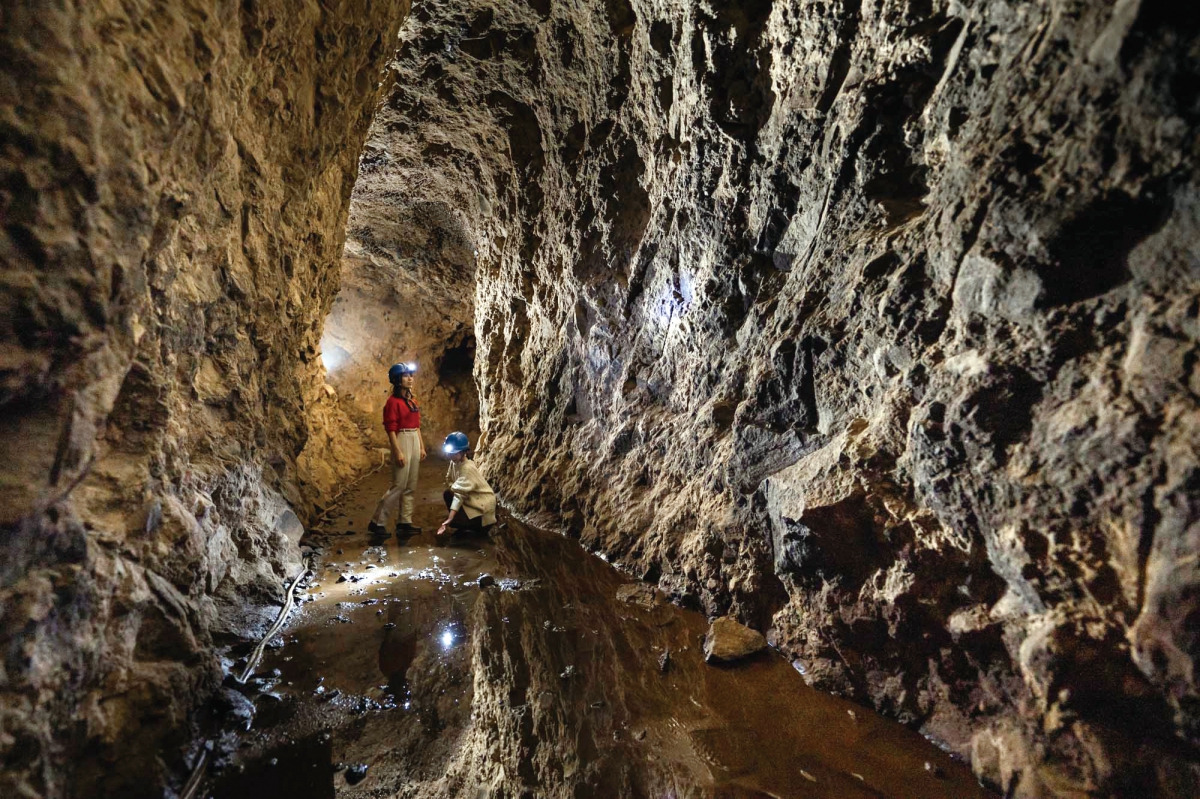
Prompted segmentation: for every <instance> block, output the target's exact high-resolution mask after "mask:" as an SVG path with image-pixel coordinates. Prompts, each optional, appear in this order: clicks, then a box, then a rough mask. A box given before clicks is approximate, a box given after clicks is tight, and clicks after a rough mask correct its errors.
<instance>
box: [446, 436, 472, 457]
mask: <svg viewBox="0 0 1200 799" xmlns="http://www.w3.org/2000/svg"><path fill="white" fill-rule="evenodd" d="M470 447H471V445H470V443H469V442H468V441H467V434H466V433H451V434H450V435H448V436H446V443H445V444H443V445H442V451H443V452H445V453H446V454H447V455H457V454H458V453H460V452H466V451H467V450H468V449H470Z"/></svg>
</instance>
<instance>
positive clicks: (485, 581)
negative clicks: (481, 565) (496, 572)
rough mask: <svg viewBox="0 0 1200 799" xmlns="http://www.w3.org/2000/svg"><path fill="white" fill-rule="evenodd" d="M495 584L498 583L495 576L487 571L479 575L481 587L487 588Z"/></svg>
mask: <svg viewBox="0 0 1200 799" xmlns="http://www.w3.org/2000/svg"><path fill="white" fill-rule="evenodd" d="M495 584H496V578H495V577H493V576H492V575H490V574H488V573H487V572H484V573H483V574H481V575H479V587H480V588H487V587H488V586H491V585H495Z"/></svg>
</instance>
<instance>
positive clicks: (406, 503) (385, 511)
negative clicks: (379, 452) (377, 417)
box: [367, 363, 425, 537]
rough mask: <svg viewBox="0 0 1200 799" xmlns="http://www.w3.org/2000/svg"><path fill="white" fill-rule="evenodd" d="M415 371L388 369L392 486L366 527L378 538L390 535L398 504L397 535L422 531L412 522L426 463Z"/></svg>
mask: <svg viewBox="0 0 1200 799" xmlns="http://www.w3.org/2000/svg"><path fill="white" fill-rule="evenodd" d="M416 371H417V365H416V364H415V363H398V364H395V365H394V366H393V367H392V368H391V369H389V370H388V380H390V381H391V383H392V396H390V397H388V400H387V403H386V404H384V406H383V429H384V430H386V431H387V436H388V443H389V444H390V445H391V448H392V487H391V488H389V489H388V491H387V493H386V494H384V495H383V498H382V499H380V500H379V504H378V505H376V506H375V515H374V516H373V517H371V523H370V524H368V525H367V532H369V533H374V534H376V535H387V525H386V522H387V518H388V517H389V516H391V515H392V510H393V509H395V508H396V507H397V505H399V510H400V516H399V518H398V519H397V520H396V535H397V536H401V537H403V536H406V535H412V534H413V533H419V532H421V528H420V527H417V526H415V525H414V524H413V523H412V514H413V505H415V504H416V494H415V492H416V490H417V476H418V474H419V473H420V467H421V461H423V460H425V442H424V441H423V440H422V439H421V409H420V407H419V406H418V405H417V400H416V397H414V396H413V391H412V386H413V379H414V378H413V374H414V373H415V372H416Z"/></svg>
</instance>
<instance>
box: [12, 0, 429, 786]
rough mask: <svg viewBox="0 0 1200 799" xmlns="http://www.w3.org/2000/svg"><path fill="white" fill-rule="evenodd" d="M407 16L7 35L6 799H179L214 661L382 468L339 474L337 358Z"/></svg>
mask: <svg viewBox="0 0 1200 799" xmlns="http://www.w3.org/2000/svg"><path fill="white" fill-rule="evenodd" d="M407 11H408V3H407V2H404V1H402V2H375V1H374V0H326V1H325V2H312V3H306V4H302V5H297V4H292V3H282V2H276V1H275V0H245V1H244V2H200V0H188V1H187V2H178V3H169V4H161V3H151V2H141V1H139V0H134V1H133V2H122V3H112V2H65V3H18V4H10V6H9V7H7V8H6V9H5V11H4V12H3V18H4V25H3V33H2V34H0V53H2V54H3V56H2V57H0V64H2V66H0V94H2V95H3V103H2V104H0V130H2V131H3V133H2V135H0V141H2V142H3V146H2V150H0V163H2V168H0V174H2V175H3V177H2V178H0V209H2V213H0V216H2V217H3V220H4V225H3V231H2V233H0V250H2V252H3V257H2V258H0V262H2V263H3V266H2V267H0V280H2V281H3V291H2V292H0V302H2V303H3V312H2V313H0V342H2V344H0V347H2V349H0V352H2V353H3V355H2V361H0V406H2V408H3V413H0V425H2V426H3V430H2V433H0V523H2V524H3V531H2V534H0V616H2V619H3V621H2V625H0V628H2V632H0V642H2V645H3V658H4V659H3V662H2V663H3V665H2V667H0V755H2V757H3V761H4V769H3V771H2V772H0V793H3V794H4V795H6V796H17V795H21V796H33V795H48V796H63V795H80V796H84V795H88V796H91V795H95V796H101V795H104V796H118V795H120V796H136V795H156V796H157V795H162V790H163V788H162V786H163V784H164V781H171V780H175V781H177V780H179V779H180V774H181V773H182V771H183V769H184V764H183V760H182V748H183V745H184V744H185V743H186V742H187V741H188V740H189V729H188V718H189V717H188V713H189V711H190V710H191V709H192V708H193V707H194V706H195V705H196V703H197V702H199V701H200V700H202V699H203V697H204V696H205V695H207V693H209V692H210V691H211V690H212V689H213V687H215V685H216V684H217V683H218V682H219V680H220V677H221V671H220V668H219V665H218V663H217V662H216V660H215V658H214V657H213V647H214V645H215V644H218V643H221V642H222V641H227V640H229V636H230V635H231V634H249V633H253V632H254V630H255V629H256V628H257V627H259V626H260V625H262V622H263V619H264V618H269V617H270V616H271V615H273V613H274V610H275V608H274V607H272V606H271V605H272V604H273V603H275V602H277V601H278V597H279V596H280V585H281V583H282V581H283V579H284V577H285V576H290V575H292V574H294V573H295V571H296V569H297V568H298V567H299V547H298V545H297V542H298V539H299V536H300V534H301V533H302V532H303V524H302V518H307V517H308V516H309V515H310V514H311V513H312V512H313V511H314V510H316V509H318V508H319V507H320V506H321V505H322V504H327V502H328V497H327V496H326V495H325V494H323V493H322V489H323V488H328V487H330V486H332V485H336V484H337V482H338V480H339V479H340V480H344V479H345V478H347V477H348V476H349V475H350V473H351V472H352V471H353V470H354V469H356V468H358V467H359V465H360V464H359V461H361V459H362V458H363V457H365V455H354V454H349V449H352V448H349V449H348V450H347V452H344V453H341V454H338V453H333V454H330V453H328V452H325V453H321V452H316V451H315V450H320V449H322V448H323V447H324V448H326V449H328V444H329V440H330V439H329V438H328V435H326V438H324V439H312V437H311V436H310V433H311V431H312V430H313V429H314V427H316V426H321V427H324V428H326V430H325V431H324V432H325V433H326V434H328V432H329V429H330V428H334V429H336V428H339V427H340V429H342V431H343V432H344V434H345V437H352V436H358V432H357V430H356V429H355V428H354V427H353V425H352V424H351V423H350V421H349V419H348V418H347V415H346V413H345V412H344V411H343V410H342V409H340V408H339V406H338V403H337V400H336V397H335V396H334V395H333V392H331V391H329V390H327V389H326V387H325V384H324V378H323V370H322V368H321V364H320V361H319V358H318V352H319V349H318V344H319V339H320V335H321V326H322V322H323V320H324V318H325V316H326V314H327V313H328V311H329V308H330V305H331V302H332V300H333V296H334V294H335V292H336V290H337V285H338V268H337V266H338V262H339V260H340V257H341V254H342V247H343V239H344V231H345V222H346V218H347V214H348V208H349V200H350V193H351V190H352V187H353V183H354V180H355V175H356V167H357V160H356V159H357V157H358V154H359V151H360V148H361V145H362V142H363V140H364V138H365V136H366V133H367V129H368V127H369V124H370V120H371V117H372V113H373V110H374V105H375V102H376V100H377V99H378V96H379V80H380V70H381V68H382V67H383V65H384V64H385V62H386V60H387V59H388V58H389V57H390V56H391V55H392V54H393V52H394V50H395V44H396V36H397V31H398V28H399V25H400V23H401V21H402V19H403V18H404V17H405V15H406V14H407ZM345 437H341V438H340V440H342V441H343V442H344V441H345V440H346V438H345ZM366 443H367V442H366V441H365V439H362V438H361V437H360V438H359V441H358V448H359V450H364V449H365V447H366ZM306 444H308V445H310V451H309V452H308V454H307V459H308V461H309V464H308V465H307V466H306V465H305V464H304V463H300V464H299V465H298V462H297V461H298V457H299V456H300V455H301V453H302V452H303V451H304V450H305V447H306ZM327 456H328V457H327ZM314 464H319V469H318V468H315V467H314ZM176 784H178V782H176Z"/></svg>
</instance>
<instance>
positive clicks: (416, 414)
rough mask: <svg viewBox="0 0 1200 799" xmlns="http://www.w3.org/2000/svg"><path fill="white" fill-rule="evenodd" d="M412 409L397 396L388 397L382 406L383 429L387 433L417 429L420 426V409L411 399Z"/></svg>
mask: <svg viewBox="0 0 1200 799" xmlns="http://www.w3.org/2000/svg"><path fill="white" fill-rule="evenodd" d="M411 402H412V405H413V406H412V410H409V407H408V404H407V403H405V401H404V400H402V399H400V398H399V397H388V401H387V402H386V403H384V406H383V429H384V430H386V431H387V432H389V433H397V432H399V431H401V430H418V429H420V427H421V409H420V408H418V407H417V403H416V401H415V400H411Z"/></svg>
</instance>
